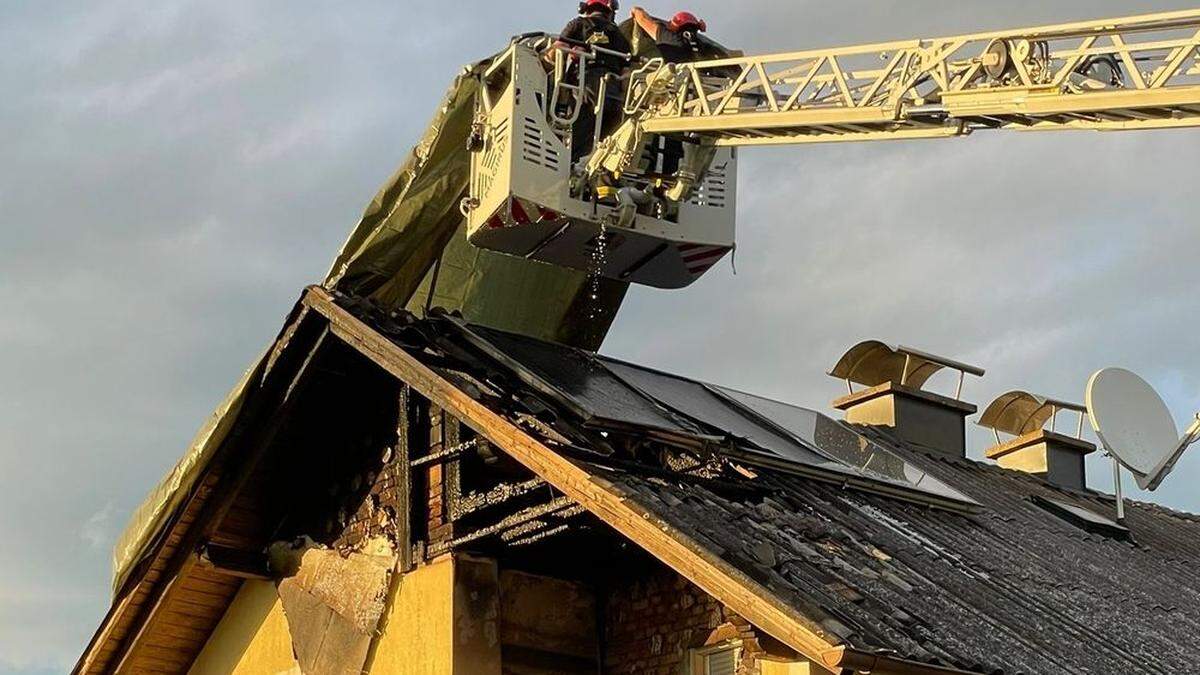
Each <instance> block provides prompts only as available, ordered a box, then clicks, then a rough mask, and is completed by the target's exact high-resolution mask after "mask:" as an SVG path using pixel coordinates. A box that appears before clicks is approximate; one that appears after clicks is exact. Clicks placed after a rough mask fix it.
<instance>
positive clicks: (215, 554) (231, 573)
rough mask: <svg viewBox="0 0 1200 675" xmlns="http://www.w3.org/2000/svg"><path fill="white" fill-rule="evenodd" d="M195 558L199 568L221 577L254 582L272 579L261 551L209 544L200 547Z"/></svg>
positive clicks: (269, 567) (268, 566)
mask: <svg viewBox="0 0 1200 675" xmlns="http://www.w3.org/2000/svg"><path fill="white" fill-rule="evenodd" d="M196 557H197V562H198V563H199V564H200V566H201V567H203V568H205V569H207V570H210V571H212V572H216V573H217V574H220V575H223V576H227V577H235V578H238V579H251V580H256V581H271V580H272V579H274V577H273V576H272V575H271V565H270V563H269V562H268V561H267V554H266V553H263V552H262V551H243V550H240V549H236V548H229V547H228V546H218V545H216V544H211V543H210V544H205V545H204V546H202V547H200V551H199V552H198V553H197V554H196Z"/></svg>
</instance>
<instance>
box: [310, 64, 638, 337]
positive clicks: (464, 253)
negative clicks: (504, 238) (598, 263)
mask: <svg viewBox="0 0 1200 675" xmlns="http://www.w3.org/2000/svg"><path fill="white" fill-rule="evenodd" d="M490 62H491V60H489V61H487V62H484V63H483V64H478V65H475V66H472V67H468V68H467V69H466V71H465V72H464V73H463V74H461V75H460V76H459V77H458V78H456V79H455V81H454V84H453V85H452V86H451V87H450V91H449V92H448V93H447V95H446V97H445V99H444V100H443V102H442V105H441V107H440V108H439V109H438V113H437V116H436V117H435V118H434V120H433V122H432V123H431V124H430V126H429V129H428V131H426V133H425V136H424V137H423V138H422V140H421V142H420V144H418V145H417V147H416V148H415V149H414V150H413V152H412V155H411V156H410V157H409V159H408V161H407V162H405V164H404V165H403V166H402V167H401V168H400V170H399V171H397V172H396V174H395V175H394V176H392V178H391V180H389V181H388V183H387V184H386V185H385V186H384V187H383V189H382V190H380V192H379V194H378V195H376V197H375V199H374V200H373V201H372V202H371V204H370V206H369V207H368V208H367V211H366V213H364V214H363V217H362V219H361V220H360V221H359V224H358V226H357V227H356V228H355V230H354V232H353V233H352V234H351V235H350V238H349V240H347V242H346V244H345V245H344V246H343V247H342V251H341V252H340V253H339V254H338V257H337V259H336V260H335V261H334V264H333V268H332V269H331V270H330V272H329V275H328V277H327V278H326V281H325V287H326V288H328V289H330V290H337V291H341V292H343V293H348V294H351V295H356V296H360V297H366V298H370V299H372V300H374V301H376V302H378V303H380V304H382V305H383V306H385V307H390V308H402V307H406V306H407V308H408V309H410V310H411V311H414V312H415V313H417V314H421V313H422V310H423V309H424V308H425V307H426V306H427V305H429V306H437V307H443V308H445V309H449V310H458V311H461V312H462V313H463V315H464V316H466V318H467V319H468V320H470V321H471V322H472V323H477V324H482V325H486V326H492V327H494V328H500V329H503V330H510V331H514V332H519V333H522V334H525V335H531V336H534V337H538V338H541V339H544V340H552V341H555V342H562V343H567V344H572V345H575V346H579V347H583V348H586V349H593V350H594V349H598V348H599V346H600V343H601V342H602V341H603V339H604V336H605V334H606V333H607V332H608V328H609V326H610V325H611V323H612V320H613V319H614V318H615V316H616V311H617V308H618V307H620V304H621V301H622V300H623V299H624V297H625V291H626V289H627V288H628V285H627V284H624V283H620V282H615V281H611V280H607V279H598V278H597V279H593V278H590V277H589V276H588V275H587V274H585V273H583V272H579V271H576V270H570V269H566V268H561V267H555V266H551V265H546V264H541V263H532V262H529V261H526V260H522V259H520V258H514V257H511V256H506V255H502V254H499V253H494V252H491V251H485V250H482V249H479V248H475V247H474V246H471V245H470V244H469V243H468V242H467V239H466V235H465V222H464V219H463V216H462V214H461V212H460V211H459V204H460V202H461V201H462V199H463V197H465V196H466V194H467V188H468V183H469V180H470V171H471V161H470V160H471V155H470V153H468V152H467V151H466V144H467V136H468V135H469V133H470V129H471V122H472V121H473V120H474V116H475V96H476V93H477V92H478V90H479V79H478V78H479V73H480V72H481V71H482V70H483V69H484V68H485V67H486V65H488V64H490ZM431 289H432V290H431Z"/></svg>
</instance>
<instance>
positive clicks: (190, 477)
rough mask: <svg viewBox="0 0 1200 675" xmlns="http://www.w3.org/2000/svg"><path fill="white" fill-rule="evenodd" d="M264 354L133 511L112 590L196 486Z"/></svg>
mask: <svg viewBox="0 0 1200 675" xmlns="http://www.w3.org/2000/svg"><path fill="white" fill-rule="evenodd" d="M265 363H266V358H265V356H264V357H261V358H259V359H258V361H257V362H255V364H254V366H253V367H251V368H250V370H248V371H246V374H245V375H243V376H242V379H241V380H239V381H238V383H237V386H235V387H234V388H233V391H231V392H229V395H228V396H227V397H226V398H225V401H224V402H222V403H221V405H220V406H219V407H218V408H217V409H216V411H214V412H213V414H212V415H211V416H210V417H209V418H208V420H207V421H206V422H205V424H204V427H202V428H201V429H200V432H199V433H197V434H196V437H195V439H193V440H192V443H191V445H190V446H188V450H187V453H185V454H184V456H183V459H181V460H179V463H178V464H176V465H175V467H174V468H173V469H171V471H170V473H168V474H167V475H166V477H165V478H163V480H162V482H160V483H159V484H158V485H157V486H155V488H154V490H153V491H151V492H150V494H149V495H148V496H147V497H146V499H145V501H143V502H142V504H141V506H139V507H138V508H137V510H136V511H134V512H133V516H132V517H131V518H130V519H129V524H128V525H126V526H125V531H124V532H122V533H121V537H120V539H118V540H117V544H116V546H114V547H113V593H114V594H120V592H121V589H122V588H123V587H124V586H125V582H126V581H127V580H128V579H129V575H130V573H131V572H132V571H133V569H134V567H136V566H137V564H138V563H139V562H141V560H142V557H143V556H144V555H145V554H146V553H147V552H148V551H150V550H152V549H153V547H154V543H155V542H156V541H157V540H158V537H159V536H160V535H161V534H162V533H163V532H164V531H165V530H166V525H167V523H168V521H169V520H170V519H171V516H172V514H174V513H175V511H176V510H177V509H179V508H180V507H181V506H182V505H183V503H184V501H186V499H187V497H188V495H190V494H191V493H192V490H193V489H194V488H195V487H196V484H197V481H198V479H199V477H200V475H201V474H202V473H203V471H204V467H206V466H208V463H209V461H210V460H211V459H212V455H213V453H214V452H215V451H216V449H217V447H219V446H220V444H221V442H222V441H224V440H225V438H226V436H228V435H229V432H230V430H231V429H233V425H234V424H235V423H236V422H237V418H238V415H239V414H240V413H241V410H242V405H243V404H244V403H245V402H246V395H247V393H248V392H249V391H250V388H251V383H252V382H254V381H256V380H258V379H260V377H261V374H262V370H263V366H264V364H265Z"/></svg>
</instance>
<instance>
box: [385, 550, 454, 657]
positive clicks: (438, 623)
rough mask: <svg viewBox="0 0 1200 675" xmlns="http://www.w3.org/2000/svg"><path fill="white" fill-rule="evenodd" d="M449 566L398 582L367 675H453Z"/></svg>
mask: <svg viewBox="0 0 1200 675" xmlns="http://www.w3.org/2000/svg"><path fill="white" fill-rule="evenodd" d="M453 597H454V563H453V562H452V561H451V560H450V559H446V560H444V561H442V562H438V563H434V564H433V565H429V566H427V567H422V568H420V569H417V570H414V571H412V572H409V573H408V574H406V575H404V576H403V577H401V578H400V580H399V581H398V582H397V586H396V590H395V596H394V597H393V598H392V599H391V603H390V606H389V607H388V611H387V615H386V616H385V618H384V624H383V634H382V635H381V636H380V638H379V640H378V641H377V642H376V646H375V654H374V657H373V658H372V659H370V660H369V661H368V669H369V670H368V672H369V673H370V674H371V675H453V673H454V668H453V664H452V663H451V660H450V658H448V657H449V655H450V652H451V650H452V648H453V647H452V645H453V634H454V633H453V628H452V626H453V620H454V607H453V603H452V602H451V599H452V598H453Z"/></svg>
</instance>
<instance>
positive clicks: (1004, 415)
mask: <svg viewBox="0 0 1200 675" xmlns="http://www.w3.org/2000/svg"><path fill="white" fill-rule="evenodd" d="M1063 411H1068V412H1074V413H1077V414H1078V415H1079V422H1078V425H1077V427H1076V429H1075V434H1074V436H1069V435H1066V434H1061V433H1058V430H1057V425H1058V414H1059V413H1060V412H1063ZM1086 415H1087V408H1086V407H1084V406H1082V405H1080V404H1078V403H1070V402H1067V401H1060V400H1056V399H1052V398H1048V397H1045V396H1038V395H1036V394H1030V393H1028V392H1024V391H1011V392H1009V393H1007V394H1004V395H1003V396H1000V397H999V398H997V399H996V400H995V401H993V402H992V404H991V405H990V406H988V408H987V410H985V411H984V413H983V417H981V418H980V419H979V426H981V427H984V428H986V429H991V430H992V432H993V433H995V435H996V445H995V446H993V447H992V448H990V449H989V450H988V451H987V453H986V454H987V457H988V459H991V460H995V461H996V463H998V464H999V465H1000V466H1002V467H1004V468H1006V469H1012V470H1014V471H1024V472H1026V473H1031V474H1034V475H1035V476H1040V477H1041V478H1043V479H1044V480H1045V481H1046V482H1048V483H1050V484H1052V485H1055V486H1058V487H1061V488H1066V489H1070V490H1083V489H1085V488H1086V487H1087V469H1086V460H1087V456H1088V455H1090V454H1092V453H1093V452H1095V451H1096V446H1095V445H1093V444H1091V443H1088V442H1087V441H1085V440H1083V438H1082V437H1083V419H1084V417H1085V416H1086ZM1047 424H1049V425H1050V428H1049V429H1047V428H1046V425H1047ZM1002 434H1003V435H1006V436H1008V437H1009V438H1007V439H1005V438H1004V437H1002Z"/></svg>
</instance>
